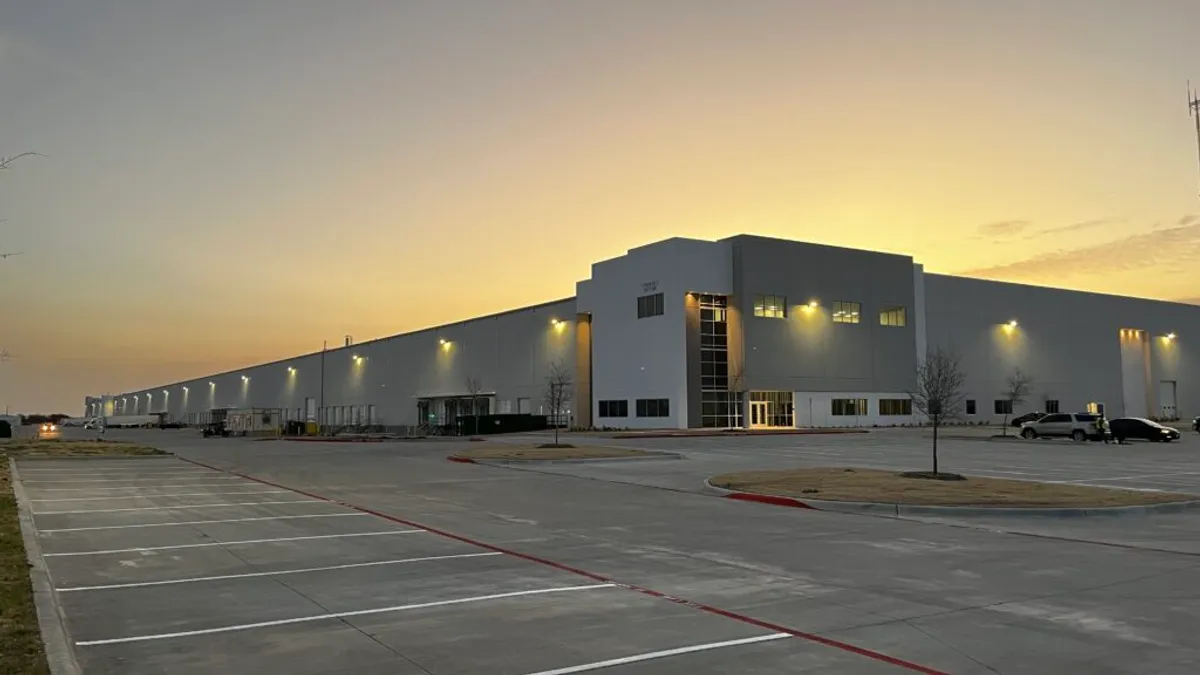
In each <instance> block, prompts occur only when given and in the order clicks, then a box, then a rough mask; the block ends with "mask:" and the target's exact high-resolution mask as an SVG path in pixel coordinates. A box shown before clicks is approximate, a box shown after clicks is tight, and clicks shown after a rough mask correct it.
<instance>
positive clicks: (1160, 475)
mask: <svg viewBox="0 0 1200 675" xmlns="http://www.w3.org/2000/svg"><path fill="white" fill-rule="evenodd" d="M1196 475H1200V471H1175V472H1172V473H1143V474H1138V475H1136V476H1104V477H1103V478H1080V479H1078V480H1055V481H1048V482H1051V483H1087V482H1095V481H1101V480H1142V479H1145V478H1174V477H1176V476H1196Z"/></svg>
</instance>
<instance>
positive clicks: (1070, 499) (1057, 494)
mask: <svg viewBox="0 0 1200 675" xmlns="http://www.w3.org/2000/svg"><path fill="white" fill-rule="evenodd" d="M710 482H711V483H712V484H713V485H715V486H717V487H721V488H725V489H728V490H738V491H741V492H754V493H758V494H766V495H782V496H785V497H798V498H800V499H818V500H822V499H823V500H828V501H845V502H881V503H885V504H920V505H926V506H995V507H1008V508H1036V507H1062V508H1093V507H1104V506H1132V505H1138V504H1162V503H1166V502H1182V501H1189V500H1193V499H1196V498H1197V496H1196V495H1186V494H1173V493H1167V492H1141V491H1137V490H1116V489H1108V488H1098V487H1088V486H1084V485H1061V484H1052V483H1034V482H1031V481H1019V480H1004V479H1000V478H974V477H970V476H968V477H967V478H966V480H960V481H941V480H927V479H922V478H905V477H902V476H901V475H900V473H899V472H892V471H877V470H873V469H847V468H816V469H787V470H783V471H746V472H742V473H727V474H722V475H720V476H715V477H713V478H712V480H711V481H710Z"/></svg>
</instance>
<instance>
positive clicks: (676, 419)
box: [576, 239, 732, 429]
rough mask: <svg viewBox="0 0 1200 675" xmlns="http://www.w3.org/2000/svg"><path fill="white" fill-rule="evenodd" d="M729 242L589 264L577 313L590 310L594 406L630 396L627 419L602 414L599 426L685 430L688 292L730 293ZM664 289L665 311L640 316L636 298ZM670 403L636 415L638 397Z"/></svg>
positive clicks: (663, 248) (673, 242) (680, 242)
mask: <svg viewBox="0 0 1200 675" xmlns="http://www.w3.org/2000/svg"><path fill="white" fill-rule="evenodd" d="M731 265H732V263H731V260H730V255H729V247H728V246H727V245H726V244H724V243H721V242H706V241H697V240H692V239H668V240H666V241H662V242H658V243H656V244H651V245H649V246H643V247H640V248H635V249H632V250H630V251H629V252H628V253H626V254H625V255H623V256H621V257H618V258H613V259H611V260H605V261H603V262H599V263H596V264H595V265H592V276H591V279H590V280H588V281H585V282H581V283H580V284H579V286H578V287H577V289H576V290H577V291H578V292H579V297H580V298H581V302H580V303H579V310H580V311H582V312H590V313H591V314H592V402H593V403H592V405H593V407H594V408H595V407H597V406H598V403H599V401H610V400H622V399H623V400H627V401H629V417H627V418H602V417H599V416H598V414H597V413H598V410H596V409H593V420H594V423H595V424H596V426H612V427H629V428H631V429H655V428H683V427H687V353H686V349H685V345H686V344H687V339H686V332H685V331H686V322H685V315H684V296H685V294H686V293H689V292H699V293H718V294H729V293H731V292H732V288H731V279H730V276H731V269H732V267H731ZM653 293H662V294H663V302H664V307H663V309H664V312H663V315H662V316H655V317H649V318H644V319H639V318H638V315H637V299H638V297H640V296H643V295H650V294H653ZM660 398H665V399H669V400H670V402H671V403H670V413H671V414H670V416H669V417H666V418H663V417H645V418H639V417H637V411H636V401H637V400H638V399H660Z"/></svg>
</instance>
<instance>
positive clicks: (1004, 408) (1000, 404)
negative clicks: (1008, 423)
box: [993, 398, 1013, 415]
mask: <svg viewBox="0 0 1200 675" xmlns="http://www.w3.org/2000/svg"><path fill="white" fill-rule="evenodd" d="M993 405H994V406H995V410H996V414H997V415H1011V414H1012V410H1013V408H1012V401H1009V400H1006V399H999V398H998V399H996V400H995V401H994V402H993Z"/></svg>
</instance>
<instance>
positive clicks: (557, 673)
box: [529, 633, 792, 675]
mask: <svg viewBox="0 0 1200 675" xmlns="http://www.w3.org/2000/svg"><path fill="white" fill-rule="evenodd" d="M790 637H792V636H791V635H789V634H787V633H771V634H769V635H759V636H758V637H752V638H744V639H741V640H726V641H725V642H710V643H708V644H703V645H693V646H691V647H680V648H678V649H664V650H663V651H661V652H647V653H645V654H637V655H636V656H625V657H622V658H619V659H610V660H608V661H596V662H595V663H585V664H582V665H578V666H569V667H567V668H557V669H555V670H543V671H540V672H537V673H530V674H529V675H570V674H571V673H583V672H587V671H589V670H600V669H601V668H611V667H612V666H624V665H627V664H630V663H640V662H642V661H653V660H654V659H665V658H667V657H669V656H679V655H680V654H692V653H694V652H707V651H711V650H713V649H724V648H725V647H737V646H739V645H751V644H755V643H758V642H769V641H771V640H782V639H784V638H790Z"/></svg>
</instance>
